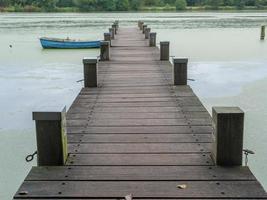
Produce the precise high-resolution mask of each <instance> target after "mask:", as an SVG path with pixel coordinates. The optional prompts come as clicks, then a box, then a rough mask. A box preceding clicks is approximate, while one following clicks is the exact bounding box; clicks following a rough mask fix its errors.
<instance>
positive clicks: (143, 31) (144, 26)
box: [142, 25, 147, 34]
mask: <svg viewBox="0 0 267 200" xmlns="http://www.w3.org/2000/svg"><path fill="white" fill-rule="evenodd" d="M146 28H147V25H143V27H142V33H143V34H145V29H146Z"/></svg>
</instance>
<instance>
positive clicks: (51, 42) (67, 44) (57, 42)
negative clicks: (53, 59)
mask: <svg viewBox="0 0 267 200" xmlns="http://www.w3.org/2000/svg"><path fill="white" fill-rule="evenodd" d="M40 42H41V45H42V47H43V48H44V49H51V48H56V49H86V48H99V47H100V40H97V41H80V40H70V39H57V38H45V37H43V38H40Z"/></svg>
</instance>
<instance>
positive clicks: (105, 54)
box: [100, 41, 110, 61]
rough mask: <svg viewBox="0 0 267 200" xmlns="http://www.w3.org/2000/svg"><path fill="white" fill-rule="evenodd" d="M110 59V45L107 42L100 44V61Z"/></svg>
mask: <svg viewBox="0 0 267 200" xmlns="http://www.w3.org/2000/svg"><path fill="white" fill-rule="evenodd" d="M109 58H110V43H109V41H102V42H100V60H101V61H106V60H109Z"/></svg>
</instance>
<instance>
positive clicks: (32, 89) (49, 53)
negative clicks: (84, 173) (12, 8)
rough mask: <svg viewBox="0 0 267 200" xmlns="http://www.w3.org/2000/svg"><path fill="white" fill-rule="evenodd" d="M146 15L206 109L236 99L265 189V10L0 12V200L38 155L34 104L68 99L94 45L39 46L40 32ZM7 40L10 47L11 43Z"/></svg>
mask: <svg viewBox="0 0 267 200" xmlns="http://www.w3.org/2000/svg"><path fill="white" fill-rule="evenodd" d="M117 19H119V20H120V25H121V26H130V25H134V26H136V25H137V20H139V19H141V20H144V21H145V22H146V23H147V24H149V26H150V27H151V28H152V30H153V31H155V32H157V33H158V35H157V37H158V42H159V41H164V40H165V41H166V40H167V41H170V47H171V55H172V56H178V57H188V58H189V78H192V79H195V81H192V82H189V84H190V85H191V87H193V89H194V91H195V92H196V94H197V95H199V97H200V99H201V100H202V101H203V103H204V105H205V106H206V108H207V109H208V110H209V111H211V108H212V106H239V107H241V108H242V109H243V110H244V111H245V113H246V116H245V141H244V142H245V143H244V148H248V149H250V150H253V151H255V152H256V154H255V155H251V156H249V166H250V168H251V170H252V171H253V173H254V174H255V176H256V177H257V178H258V179H259V181H260V182H261V183H262V184H263V186H264V187H265V188H266V189H267V170H266V169H267V156H266V153H267V145H266V144H267V95H266V94H267V40H265V41H261V40H260V26H261V25H262V24H266V25H267V13H266V12H258V11H257V12H238V13H235V12H229V13H225V12H186V13H182V12H181V13H90V14H87V13H84V14H79V13H74V14H71V13H64V14H61V13H47V14H45V13H33V14H26V13H25V14H24V13H14V14H13V13H5V14H3V13H2V14H0V99H1V104H0V110H1V120H0V137H1V140H0V161H1V163H0V199H1V200H2V199H3V200H8V199H11V198H12V195H13V194H14V193H15V192H16V190H17V189H18V187H19V185H20V184H21V183H22V181H23V179H24V178H25V176H26V175H27V173H28V172H29V170H30V168H31V166H33V165H36V161H34V162H31V163H26V162H25V156H26V155H28V154H30V153H33V152H34V151H35V150H36V142H35V126H34V122H33V121H32V116H31V115H32V111H37V110H44V109H50V110H51V109H60V108H62V107H63V106H64V105H67V106H70V104H71V103H72V101H73V100H74V98H75V97H76V95H77V93H78V92H79V90H80V89H81V87H82V85H81V83H77V82H76V81H77V80H80V79H82V78H83V68H82V58H83V57H86V56H96V55H98V54H99V50H96V49H93V50H43V49H42V48H41V46H40V44H39V41H38V38H39V37H41V36H51V37H64V38H67V37H70V38H76V39H92V40H95V39H102V38H103V33H104V32H106V31H107V30H108V28H109V26H110V25H111V23H112V22H113V21H114V20H117ZM10 45H11V46H10Z"/></svg>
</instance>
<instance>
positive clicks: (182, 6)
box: [175, 0, 186, 10]
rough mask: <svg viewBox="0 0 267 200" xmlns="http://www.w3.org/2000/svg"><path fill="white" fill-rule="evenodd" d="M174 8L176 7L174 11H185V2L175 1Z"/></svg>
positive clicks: (181, 0) (183, 0)
mask: <svg viewBox="0 0 267 200" xmlns="http://www.w3.org/2000/svg"><path fill="white" fill-rule="evenodd" d="M175 7H176V10H185V9H186V1H185V0H176V2H175Z"/></svg>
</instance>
